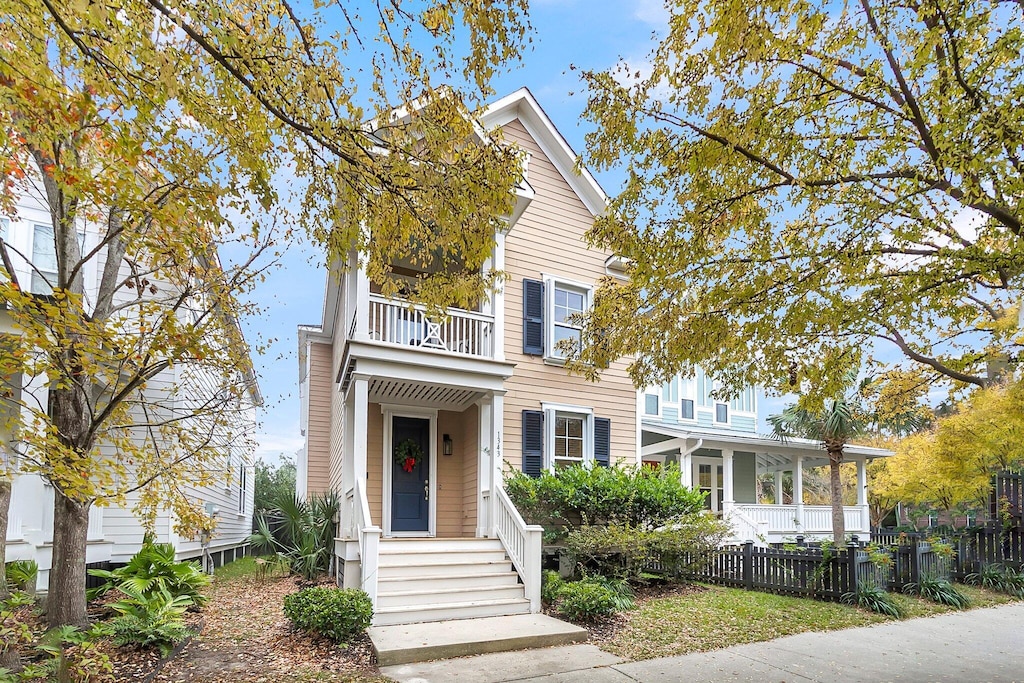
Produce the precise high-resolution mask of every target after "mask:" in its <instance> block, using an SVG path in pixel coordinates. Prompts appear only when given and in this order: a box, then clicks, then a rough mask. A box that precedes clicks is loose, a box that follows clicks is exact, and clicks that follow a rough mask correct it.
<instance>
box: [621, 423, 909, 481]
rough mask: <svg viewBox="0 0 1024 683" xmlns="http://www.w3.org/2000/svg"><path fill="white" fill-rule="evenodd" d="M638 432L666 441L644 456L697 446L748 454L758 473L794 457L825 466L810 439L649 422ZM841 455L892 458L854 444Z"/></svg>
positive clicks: (818, 448)
mask: <svg viewBox="0 0 1024 683" xmlns="http://www.w3.org/2000/svg"><path fill="white" fill-rule="evenodd" d="M641 428H642V429H643V431H645V432H649V433H651V434H659V435H661V436H667V437H669V438H668V439H667V440H665V441H661V442H658V443H653V444H649V445H647V446H644V447H643V453H644V455H653V454H656V453H664V452H666V451H673V450H675V449H676V448H684V449H685V448H693V447H695V446H696V445H697V444H698V442H700V446H701V447H702V448H713V449H721V448H727V449H732V450H737V451H752V452H754V453H755V454H756V455H757V461H758V470H759V471H770V470H773V469H779V468H781V467H783V466H786V465H789V464H791V463H792V462H793V461H794V459H795V458H796V456H798V455H801V456H803V457H804V464H805V466H807V467H814V466H816V465H817V464H819V463H817V462H816V461H818V460H821V463H820V464H827V462H828V461H827V458H826V457H825V454H824V453H823V452H822V446H821V442H820V441H814V440H812V439H799V438H788V439H786V440H785V441H784V442H783V441H780V440H779V439H777V438H774V437H772V436H769V435H765V434H742V433H738V432H724V431H720V430H716V429H707V428H702V427H696V426H689V425H666V424H664V423H661V422H654V421H649V420H644V421H643V423H642V425H641ZM843 453H844V454H845V455H848V456H852V457H853V458H855V459H858V460H859V459H864V460H871V459H873V458H884V457H887V456H890V455H893V452H892V451H890V450H888V449H885V448H874V447H872V446H858V445H856V444H848V445H847V446H846V447H844V448H843Z"/></svg>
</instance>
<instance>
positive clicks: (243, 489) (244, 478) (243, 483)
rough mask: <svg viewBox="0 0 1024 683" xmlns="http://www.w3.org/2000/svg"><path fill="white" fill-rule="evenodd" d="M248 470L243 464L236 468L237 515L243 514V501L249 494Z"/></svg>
mask: <svg viewBox="0 0 1024 683" xmlns="http://www.w3.org/2000/svg"><path fill="white" fill-rule="evenodd" d="M248 474H249V470H248V468H246V466H245V463H244V462H243V463H242V464H241V465H239V466H238V514H240V515H244V514H245V500H246V498H248V493H249V477H248Z"/></svg>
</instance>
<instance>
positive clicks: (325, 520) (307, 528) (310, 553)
mask: <svg viewBox="0 0 1024 683" xmlns="http://www.w3.org/2000/svg"><path fill="white" fill-rule="evenodd" d="M338 505H339V503H338V496H337V495H336V494H334V493H325V494H319V495H312V496H310V497H309V498H307V499H305V500H301V499H299V498H297V497H295V496H290V497H285V498H282V499H281V500H279V501H278V502H277V504H276V505H275V506H274V508H273V510H271V513H272V514H273V515H275V516H276V517H278V518H279V519H280V520H281V524H280V526H278V527H276V528H275V529H274V530H271V528H270V525H269V523H268V522H267V518H266V517H265V516H263V515H260V516H258V517H257V518H256V527H257V531H256V533H254V534H253V535H252V536H250V537H249V543H250V544H252V546H253V547H254V548H256V549H257V550H260V551H263V552H269V551H276V552H277V553H279V554H281V555H283V556H285V557H287V558H288V562H289V565H290V568H291V570H292V571H293V572H295V573H296V574H300V575H302V576H303V577H304V578H305V579H307V580H310V581H311V580H313V579H315V578H316V577H317V576H318V575H319V574H321V573H323V572H325V571H327V567H328V564H329V563H330V560H331V549H332V548H333V547H334V536H335V525H334V518H335V517H336V516H337V514H338Z"/></svg>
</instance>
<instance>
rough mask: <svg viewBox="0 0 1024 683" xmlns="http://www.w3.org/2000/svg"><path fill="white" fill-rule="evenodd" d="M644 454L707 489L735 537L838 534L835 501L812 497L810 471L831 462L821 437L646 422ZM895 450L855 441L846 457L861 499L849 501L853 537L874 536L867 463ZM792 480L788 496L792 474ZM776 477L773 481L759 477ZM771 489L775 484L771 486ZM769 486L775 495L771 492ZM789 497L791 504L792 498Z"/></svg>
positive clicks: (758, 539) (709, 501) (760, 540)
mask: <svg viewBox="0 0 1024 683" xmlns="http://www.w3.org/2000/svg"><path fill="white" fill-rule="evenodd" d="M643 430H644V443H645V445H644V447H643V459H644V461H645V462H648V463H675V464H678V465H679V467H680V470H681V476H682V479H683V484H684V485H686V486H689V487H691V488H694V489H697V490H700V491H702V492H704V493H705V494H706V500H705V503H706V505H707V507H708V509H709V510H710V511H712V512H714V513H715V514H718V515H720V516H722V518H723V519H727V520H728V521H729V522H730V524H731V526H732V537H731V538H730V539H729V541H730V542H743V541H747V540H752V541H754V542H755V543H757V544H758V545H767V544H770V543H781V542H787V541H794V540H796V537H797V536H803V537H805V538H807V539H808V540H811V539H825V538H830V537H831V536H832V507H831V505H812V504H808V503H805V502H804V501H805V493H804V472H805V470H807V469H810V468H812V467H821V466H825V465H828V458H827V456H826V455H825V453H824V452H823V451H822V450H821V447H820V445H819V444H818V443H817V442H813V441H808V440H804V439H791V440H787V441H786V442H785V443H782V442H780V441H777V440H774V439H772V438H770V437H764V436H756V435H753V434H751V435H729V434H723V433H721V432H712V431H710V430H708V431H707V432H704V431H701V430H696V429H680V428H675V427H667V426H665V425H660V424H659V425H654V424H650V425H649V424H647V423H645V424H644V426H643ZM886 455H891V453H890V452H889V451H886V450H883V449H878V448H869V447H865V446H849V447H848V448H847V449H846V456H847V458H846V459H847V461H848V462H851V463H854V464H855V465H856V468H857V485H856V492H857V500H856V503H855V504H854V505H847V506H844V507H843V513H844V515H843V521H844V527H845V532H846V534H848V535H857V536H858V537H859V538H860V539H861V540H867V539H868V538H869V536H870V529H871V519H870V515H869V510H868V500H867V493H868V488H867V487H868V484H867V461H868V460H870V459H871V458H875V457H884V456H886ZM787 474H788V475H789V477H790V478H791V480H792V488H791V492H789V493H790V495H788V496H787V495H785V493H786V492H784V487H783V484H784V480H785V479H786V475H787ZM768 478H770V479H771V484H770V485H769V486H768V487H762V486H759V484H758V482H759V481H764V480H765V479H768ZM765 488H767V489H768V490H764V489H765ZM768 491H770V494H771V495H770V496H769V495H768ZM786 498H789V502H786Z"/></svg>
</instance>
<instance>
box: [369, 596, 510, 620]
mask: <svg viewBox="0 0 1024 683" xmlns="http://www.w3.org/2000/svg"><path fill="white" fill-rule="evenodd" d="M529 611H530V601H529V600H527V599H526V598H505V599H501V600H478V601H475V602H454V601H453V602H443V603H430V604H425V605H406V606H402V607H381V608H378V609H377V611H376V613H375V614H374V615H373V624H374V626H390V625H395V624H417V623H421V622H429V621H449V620H452V619H472V618H475V617H497V616H506V615H509V614H527V613H528V612H529Z"/></svg>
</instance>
